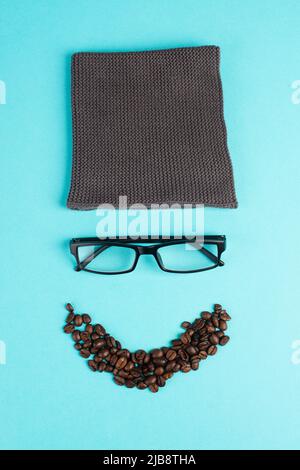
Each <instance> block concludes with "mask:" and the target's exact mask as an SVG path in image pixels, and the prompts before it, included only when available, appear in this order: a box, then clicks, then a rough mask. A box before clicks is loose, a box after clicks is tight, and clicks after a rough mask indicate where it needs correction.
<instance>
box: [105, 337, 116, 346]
mask: <svg viewBox="0 0 300 470" xmlns="http://www.w3.org/2000/svg"><path fill="white" fill-rule="evenodd" d="M106 344H107V346H108V347H110V348H114V347H115V346H116V340H115V338H114V337H113V336H109V337H108V338H107V339H106Z"/></svg>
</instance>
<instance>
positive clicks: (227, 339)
mask: <svg viewBox="0 0 300 470" xmlns="http://www.w3.org/2000/svg"><path fill="white" fill-rule="evenodd" d="M229 339H230V338H229V336H223V338H221V339H220V341H219V343H220V345H221V346H225V344H227V343H228V341H229Z"/></svg>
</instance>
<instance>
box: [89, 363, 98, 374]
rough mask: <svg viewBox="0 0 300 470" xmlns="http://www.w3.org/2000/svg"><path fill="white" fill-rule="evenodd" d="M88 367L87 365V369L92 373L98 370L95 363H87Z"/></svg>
mask: <svg viewBox="0 0 300 470" xmlns="http://www.w3.org/2000/svg"><path fill="white" fill-rule="evenodd" d="M88 365H89V368H90V369H91V370H92V371H93V372H96V370H97V369H98V367H97V363H96V362H95V361H92V360H90V361H88Z"/></svg>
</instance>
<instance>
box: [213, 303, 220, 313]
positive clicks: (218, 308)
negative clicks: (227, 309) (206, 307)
mask: <svg viewBox="0 0 300 470" xmlns="http://www.w3.org/2000/svg"><path fill="white" fill-rule="evenodd" d="M214 310H215V312H217V311H219V310H222V305H220V304H215V305H214Z"/></svg>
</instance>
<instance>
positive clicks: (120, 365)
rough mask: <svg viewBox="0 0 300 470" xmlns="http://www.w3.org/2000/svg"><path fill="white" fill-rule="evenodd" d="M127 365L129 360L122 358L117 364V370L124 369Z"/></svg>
mask: <svg viewBox="0 0 300 470" xmlns="http://www.w3.org/2000/svg"><path fill="white" fill-rule="evenodd" d="M126 364H127V358H126V357H125V356H120V357H119V359H118V360H117V362H116V368H117V369H123V367H125V366H126Z"/></svg>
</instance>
